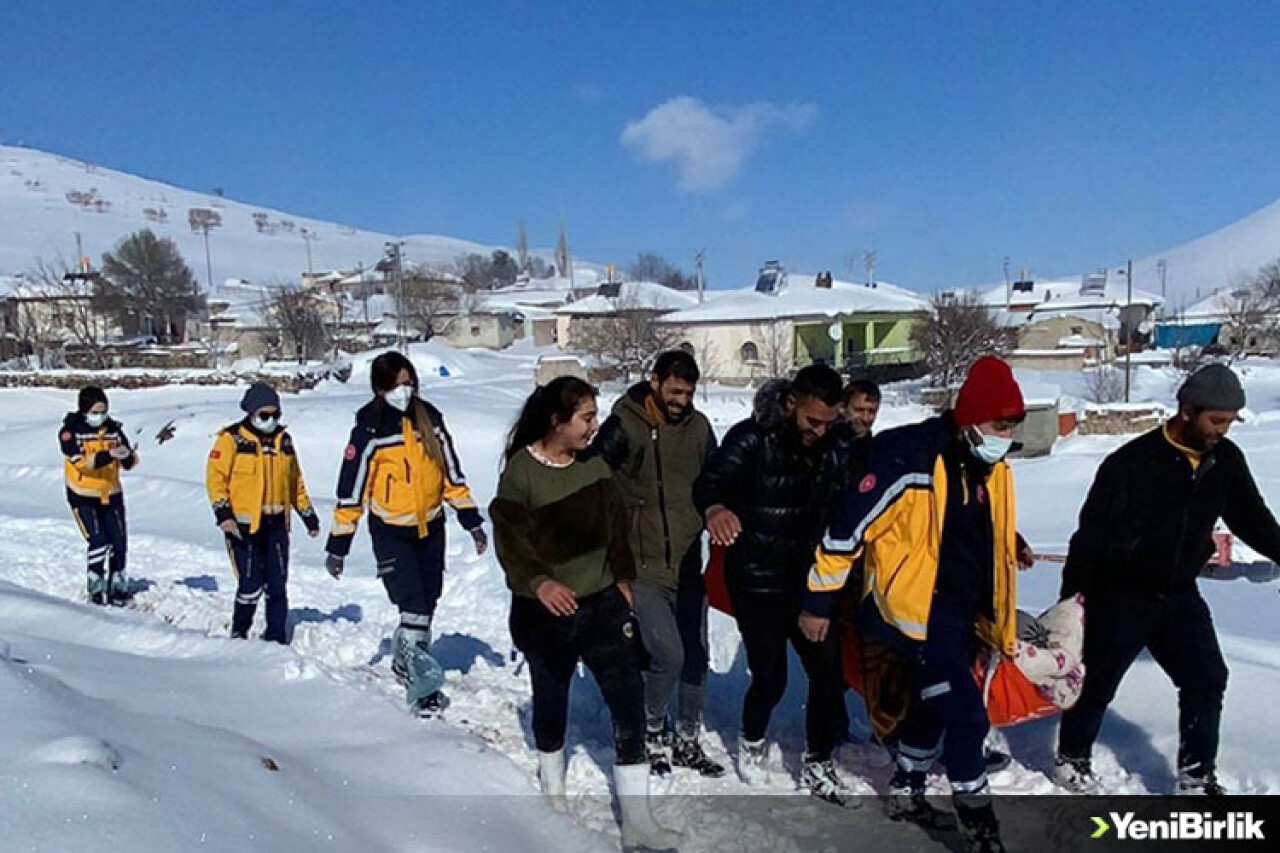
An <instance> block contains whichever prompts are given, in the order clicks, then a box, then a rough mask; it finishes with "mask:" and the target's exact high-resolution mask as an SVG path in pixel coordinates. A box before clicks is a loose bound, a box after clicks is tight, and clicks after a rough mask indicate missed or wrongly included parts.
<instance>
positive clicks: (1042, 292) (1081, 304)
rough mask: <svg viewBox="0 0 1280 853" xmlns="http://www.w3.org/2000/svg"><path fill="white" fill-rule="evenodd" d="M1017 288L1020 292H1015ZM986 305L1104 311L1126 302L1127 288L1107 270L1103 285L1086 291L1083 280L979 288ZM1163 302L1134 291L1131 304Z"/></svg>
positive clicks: (1057, 280) (1122, 280)
mask: <svg viewBox="0 0 1280 853" xmlns="http://www.w3.org/2000/svg"><path fill="white" fill-rule="evenodd" d="M1019 287H1021V288H1022V289H1019ZM978 296H979V298H980V299H981V300H982V302H983V303H984V304H986V305H990V306H992V307H996V306H999V307H1002V308H1003V307H1004V306H1005V305H1008V306H1010V307H1011V308H1033V309H1043V308H1050V307H1051V308H1054V309H1056V310H1065V309H1073V308H1106V307H1110V306H1113V305H1121V306H1122V305H1127V304H1129V303H1130V299H1129V288H1128V286H1127V284H1126V283H1125V280H1124V273H1123V272H1121V273H1119V274H1117V273H1115V272H1114V271H1111V270H1108V271H1107V273H1106V283H1105V285H1104V286H1102V287H1099V288H1097V289H1096V290H1086V289H1085V284H1084V280H1083V278H1068V279H1049V280H1044V281H1033V282H1030V284H1029V285H1026V284H1021V285H1019V284H1014V285H1011V286H1010V287H1008V288H1006V287H1005V285H1003V284H997V285H994V286H990V287H986V288H983V289H981V290H980V291H979V293H978ZM1163 301H1164V300H1163V299H1161V298H1160V297H1159V296H1157V295H1155V294H1154V293H1147V292H1146V291H1143V290H1139V289H1138V288H1134V290H1133V298H1132V304H1134V305H1145V306H1147V307H1155V306H1157V305H1160V304H1161V303H1162V302H1163Z"/></svg>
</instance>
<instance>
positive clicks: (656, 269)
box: [627, 252, 698, 290]
mask: <svg viewBox="0 0 1280 853" xmlns="http://www.w3.org/2000/svg"><path fill="white" fill-rule="evenodd" d="M627 275H628V276H629V277H630V278H631V280H632V281H654V282H657V283H658V284H663V285H666V286H667V287H669V288H671V289H672V290H696V289H697V287H698V280H697V279H696V278H695V277H694V276H691V275H685V274H684V273H682V272H681V271H680V268H679V267H677V266H676V265H675V264H673V263H671V262H670V261H668V260H667V259H666V258H664V257H662V256H661V255H659V254H656V253H654V252H641V253H640V254H639V255H637V256H636V259H635V260H634V261H632V262H631V265H630V266H628V267H627Z"/></svg>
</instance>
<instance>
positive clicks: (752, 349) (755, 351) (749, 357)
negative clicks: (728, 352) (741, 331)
mask: <svg viewBox="0 0 1280 853" xmlns="http://www.w3.org/2000/svg"><path fill="white" fill-rule="evenodd" d="M738 357H739V358H741V359H742V360H743V361H746V362H752V361H759V360H760V348H759V347H757V346H756V345H755V344H754V343H752V342H751V341H747V342H746V343H745V344H743V345H742V348H741V349H739V350H738Z"/></svg>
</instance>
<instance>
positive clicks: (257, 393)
mask: <svg viewBox="0 0 1280 853" xmlns="http://www.w3.org/2000/svg"><path fill="white" fill-rule="evenodd" d="M267 406H275V407H276V408H277V409H279V408H280V395H279V394H277V393H276V389H274V388H272V387H271V386H270V385H268V384H267V383H265V382H255V383H253V384H252V385H250V386H249V390H248V391H245V392H244V399H242V400H241V401H240V408H241V409H243V410H244V411H246V412H248V413H250V414H252V413H254V412H256V411H258V409H262V408H266V407H267Z"/></svg>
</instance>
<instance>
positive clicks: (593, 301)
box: [555, 281, 698, 316]
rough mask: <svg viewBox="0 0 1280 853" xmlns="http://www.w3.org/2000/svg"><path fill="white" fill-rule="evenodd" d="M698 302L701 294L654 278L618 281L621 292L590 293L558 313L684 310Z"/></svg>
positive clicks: (581, 313)
mask: <svg viewBox="0 0 1280 853" xmlns="http://www.w3.org/2000/svg"><path fill="white" fill-rule="evenodd" d="M697 304H698V296H697V294H692V293H686V292H685V291H682V290H672V289H671V288H669V287H665V286H663V285H661V284H657V283H656V282H652V281H628V282H623V283H622V284H620V285H618V295H617V296H601V295H600V294H596V295H595V296H588V297H587V298H586V299H579V300H577V301H576V302H570V303H569V304H568V305H565V306H564V307H562V308H557V309H556V311H555V313H556V314H560V315H573V316H581V315H584V314H586V315H591V314H612V313H614V312H616V311H618V310H619V309H624V310H635V311H663V312H671V311H680V310H681V309H684V308H691V307H693V306H695V305H697Z"/></svg>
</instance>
